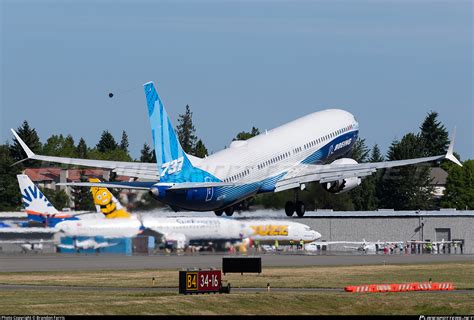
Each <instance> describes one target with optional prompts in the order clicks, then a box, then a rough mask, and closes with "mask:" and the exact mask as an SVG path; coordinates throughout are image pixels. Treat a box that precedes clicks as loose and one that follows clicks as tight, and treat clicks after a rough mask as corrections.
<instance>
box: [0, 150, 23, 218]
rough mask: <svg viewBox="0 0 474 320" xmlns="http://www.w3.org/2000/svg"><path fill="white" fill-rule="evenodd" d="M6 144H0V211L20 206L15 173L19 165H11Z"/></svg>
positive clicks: (11, 159) (18, 170)
mask: <svg viewBox="0 0 474 320" xmlns="http://www.w3.org/2000/svg"><path fill="white" fill-rule="evenodd" d="M12 164H13V158H12V157H11V154H10V148H9V146H8V145H6V144H5V145H0V211H5V210H16V209H18V208H19V207H20V205H21V203H20V192H19V188H18V181H17V179H16V175H17V174H19V173H20V166H13V167H11V165H12Z"/></svg>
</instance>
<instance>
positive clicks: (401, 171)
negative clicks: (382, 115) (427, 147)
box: [380, 133, 434, 210]
mask: <svg viewBox="0 0 474 320" xmlns="http://www.w3.org/2000/svg"><path fill="white" fill-rule="evenodd" d="M423 155H424V146H423V143H422V141H421V137H420V136H419V135H415V134H413V133H408V134H406V135H405V136H404V137H403V138H402V140H401V141H394V142H392V145H391V146H390V148H389V151H388V159H389V160H403V159H409V158H418V157H422V156H423ZM429 173H430V166H429V165H418V166H404V167H397V168H392V169H389V170H386V171H385V174H384V175H383V177H382V185H381V189H380V190H381V192H380V193H381V199H380V201H381V207H383V208H393V209H395V210H417V209H421V210H427V209H432V208H433V206H434V201H433V197H432V192H433V186H432V185H431V178H430V174H429Z"/></svg>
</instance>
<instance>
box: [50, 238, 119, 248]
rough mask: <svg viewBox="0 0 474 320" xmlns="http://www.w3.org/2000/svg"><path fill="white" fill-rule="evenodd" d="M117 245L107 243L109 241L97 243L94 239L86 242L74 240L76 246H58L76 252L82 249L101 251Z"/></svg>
mask: <svg viewBox="0 0 474 320" xmlns="http://www.w3.org/2000/svg"><path fill="white" fill-rule="evenodd" d="M116 245H117V243H110V242H107V241H104V242H97V241H95V240H94V239H86V240H83V241H79V240H74V244H72V245H70V244H60V245H58V247H61V248H64V249H75V250H78V249H82V250H87V249H94V250H97V249H100V248H107V247H112V246H116Z"/></svg>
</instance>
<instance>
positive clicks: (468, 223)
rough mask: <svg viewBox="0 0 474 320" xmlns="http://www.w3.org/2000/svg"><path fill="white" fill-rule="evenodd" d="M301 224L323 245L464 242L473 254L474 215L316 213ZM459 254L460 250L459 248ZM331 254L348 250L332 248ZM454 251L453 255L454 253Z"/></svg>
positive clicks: (448, 212)
mask: <svg viewBox="0 0 474 320" xmlns="http://www.w3.org/2000/svg"><path fill="white" fill-rule="evenodd" d="M299 221H300V222H302V223H304V224H306V225H308V226H310V227H311V228H312V229H314V230H316V231H318V232H319V233H321V235H322V237H321V240H322V241H363V240H364V239H365V240H366V241H378V240H380V241H404V242H406V241H410V240H414V241H442V240H443V239H444V241H456V240H458V241H462V242H463V247H462V249H463V253H464V254H474V211H457V210H455V209H446V210H440V211H393V210H380V211H353V212H351V211H346V212H343V211H339V212H337V211H327V210H324V211H314V212H307V214H306V215H305V217H304V218H301V219H299ZM456 249H457V253H460V249H461V248H460V247H458V248H456ZM328 250H337V251H340V250H348V249H347V248H344V246H343V245H332V246H331V247H330V248H329V247H328ZM453 251H454V248H451V253H454V252H453Z"/></svg>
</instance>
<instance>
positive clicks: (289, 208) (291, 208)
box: [285, 201, 295, 217]
mask: <svg viewBox="0 0 474 320" xmlns="http://www.w3.org/2000/svg"><path fill="white" fill-rule="evenodd" d="M285 213H286V215H287V216H288V217H291V216H292V215H293V213H295V205H294V203H293V201H287V202H286V204H285Z"/></svg>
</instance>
